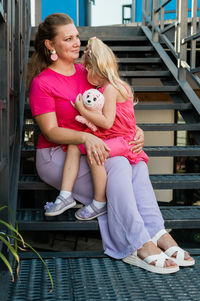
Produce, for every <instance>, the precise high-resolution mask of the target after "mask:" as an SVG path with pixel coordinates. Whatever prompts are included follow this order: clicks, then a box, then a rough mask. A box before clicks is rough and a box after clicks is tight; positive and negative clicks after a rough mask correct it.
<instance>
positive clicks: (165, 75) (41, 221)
mask: <svg viewBox="0 0 200 301" xmlns="http://www.w3.org/2000/svg"><path fill="white" fill-rule="evenodd" d="M34 31H35V29H33V32H32V40H31V47H30V52H31V51H32V50H33V36H34ZM79 31H80V36H81V40H82V48H81V49H82V51H83V49H84V45H85V44H86V42H87V40H88V38H89V37H91V36H98V37H100V38H102V39H103V40H104V41H105V42H106V43H108V45H109V46H111V47H112V48H113V50H114V51H115V53H116V55H117V57H118V58H119V65H120V74H121V76H123V77H124V78H125V79H126V80H127V81H128V82H129V83H130V85H131V86H132V87H133V89H134V90H135V93H136V95H137V96H138V97H139V98H140V102H139V103H138V104H137V105H136V106H135V109H136V115H137V112H139V111H141V110H142V112H145V111H147V112H149V115H150V114H151V113H152V112H153V111H156V112H158V114H160V112H166V110H174V122H173V123H167V124H166V123H164V124H163V123H159V124H157V123H150V124H148V123H146V124H139V126H141V127H142V128H143V129H144V131H149V132H152V131H154V132H155V131H156V132H157V135H158V139H159V135H162V132H163V131H164V132H166V131H170V132H172V133H175V134H174V137H175V139H174V145H168V146H156V145H151V146H146V147H145V151H146V152H147V153H148V155H149V156H150V157H158V158H159V157H173V158H174V160H176V157H186V158H193V157H194V158H197V159H198V158H199V156H200V139H199V134H200V127H199V125H200V116H199V113H198V104H197V103H195V100H196V98H195V95H194V93H193V92H192V89H191V88H190V87H189V85H188V84H187V82H184V83H183V82H180V81H179V80H178V78H177V76H176V67H175V65H174V64H173V62H172V61H171V60H170V59H169V57H168V56H167V55H166V54H165V53H164V52H163V50H162V46H161V45H160V44H159V43H156V44H155V43H154V42H152V39H151V36H150V32H149V30H148V28H146V27H142V28H140V27H99V28H79ZM149 78H153V80H154V81H155V82H154V81H152V84H151V85H149V83H148V80H149ZM158 79H159V81H160V82H161V83H162V85H159V86H158V85H157V82H158ZM136 81H137V82H139V83H140V81H141V83H142V85H141V86H139V85H136V84H135V82H136ZM142 94H143V96H144V95H145V97H144V99H145V100H143V99H142ZM152 95H153V97H155V99H152ZM189 95H190V96H191V95H193V96H194V97H193V98H192V97H191V98H190V97H189ZM165 97H167V99H165ZM149 98H151V101H148V99H149ZM194 104H195V106H194ZM177 112H179V113H180V114H181V116H182V117H183V118H184V121H181V123H180V122H179V120H178V118H177ZM152 122H153V120H152ZM182 130H184V131H187V132H188V133H190V135H192V136H193V141H195V143H193V145H185V146H179V145H177V143H176V142H177V139H176V134H177V133H178V132H179V131H182ZM38 133H39V129H38V127H37V125H36V124H35V123H34V121H33V120H32V117H31V112H30V109H29V106H28V104H26V105H25V109H24V129H23V136H24V140H23V143H22V151H21V171H20V179H19V194H18V210H17V220H18V222H19V230H20V231H23V232H25V231H26V232H28V233H29V232H30V231H34V232H36V233H37V234H38V236H39V235H40V234H39V233H41V232H43V233H45V235H46V236H47V233H48V232H52V231H73V232H74V233H78V234H79V235H84V234H85V233H86V232H87V231H98V229H99V228H98V223H97V221H96V220H93V221H88V222H86V221H85V222H81V221H78V220H76V219H75V218H74V211H75V210H76V209H70V210H68V211H67V212H66V213H64V214H62V215H60V216H58V217H54V218H47V217H45V216H44V214H43V209H42V207H43V205H44V204H45V202H46V201H54V199H55V196H56V195H57V191H56V190H54V189H53V188H52V187H50V186H49V185H47V184H45V183H43V182H42V181H41V180H40V179H39V178H38V176H37V174H36V170H35V151H36V143H37V137H38ZM151 180H152V183H153V186H154V189H161V190H162V189H173V190H174V191H175V192H177V191H179V192H181V191H184V192H185V191H189V192H190V196H191V198H193V194H194V191H198V190H199V189H200V170H196V171H195V173H191V172H190V173H178V172H177V171H176V168H175V164H174V170H173V172H172V174H152V175H151ZM185 189H186V190H185ZM183 194H184V193H183ZM175 200H178V198H177V193H174V199H173V201H172V202H170V203H169V206H163V204H160V205H161V207H160V208H161V211H162V213H163V216H164V219H165V225H166V228H171V229H185V230H186V229H190V231H192V230H193V229H199V228H200V206H178V204H175V205H176V206H174V203H175ZM161 203H162V202H161ZM177 203H178V202H177ZM172 204H173V206H172ZM189 251H190V253H191V254H192V255H193V256H194V255H199V249H189ZM40 254H41V256H42V257H43V258H44V260H45V262H46V263H47V264H48V267H49V269H50V272H51V274H52V277H53V280H54V285H55V290H54V292H52V293H50V292H49V288H50V283H49V281H48V275H47V273H46V271H45V270H44V267H43V266H42V264H41V262H40V261H39V260H38V259H36V257H35V256H34V255H33V254H32V253H30V252H27V253H22V254H21V259H22V260H21V269H20V275H19V276H20V280H21V281H20V282H19V281H18V282H15V283H14V284H11V285H10V289H9V292H8V301H14V300H24V301H25V300H80V301H83V300H84V301H85V300H88V301H93V300H95V301H96V300H118V301H121V300H147V299H148V300H178V299H180V300H183V299H184V300H199V281H198V278H199V259H200V258H199V256H195V259H196V265H195V266H194V267H192V268H186V269H181V270H180V271H179V272H178V273H176V274H175V275H173V276H172V275H158V274H151V273H149V272H146V271H144V270H141V269H140V268H137V267H133V266H130V265H127V264H124V263H123V262H122V261H120V260H114V259H111V258H107V257H106V256H104V255H103V254H102V252H100V253H99V252H90V253H89V252H74V251H73V252H53V253H52V252H40ZM191 279H192V281H191ZM183 283H184V284H183ZM169 287H170V289H169ZM163 298H164V299H163Z"/></svg>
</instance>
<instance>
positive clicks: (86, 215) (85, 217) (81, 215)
mask: <svg viewBox="0 0 200 301" xmlns="http://www.w3.org/2000/svg"><path fill="white" fill-rule="evenodd" d="M88 206H90V207H91V208H92V210H93V211H92V212H91V210H88ZM106 212H107V204H105V206H103V207H102V208H100V209H98V208H97V207H96V206H95V205H94V204H93V203H91V204H90V205H86V206H84V207H82V208H80V209H79V210H77V211H76V213H75V217H76V218H77V219H79V220H82V221H89V220H91V219H94V218H96V217H98V216H100V215H103V214H105V213H106Z"/></svg>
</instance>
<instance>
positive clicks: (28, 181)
mask: <svg viewBox="0 0 200 301" xmlns="http://www.w3.org/2000/svg"><path fill="white" fill-rule="evenodd" d="M150 179H151V182H152V184H153V187H154V189H199V188H200V174H199V173H190V174H155V175H150ZM18 187H19V190H52V189H54V188H53V187H51V186H50V185H48V184H46V183H44V182H42V181H41V180H40V179H39V178H38V177H37V176H34V175H30V176H21V177H20V180H19V185H18Z"/></svg>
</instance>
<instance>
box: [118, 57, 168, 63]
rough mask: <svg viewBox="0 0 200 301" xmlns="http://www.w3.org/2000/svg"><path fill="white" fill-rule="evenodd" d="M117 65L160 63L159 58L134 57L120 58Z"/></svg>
mask: <svg viewBox="0 0 200 301" xmlns="http://www.w3.org/2000/svg"><path fill="white" fill-rule="evenodd" d="M117 60H118V63H120V64H121V63H127V64H128V63H129V64H130V63H134V64H135V63H136V64H138V63H146V64H150V63H160V62H162V60H161V58H160V57H136V58H135V57H134V58H129V57H121V58H118V59H117Z"/></svg>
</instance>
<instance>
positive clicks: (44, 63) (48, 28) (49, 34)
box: [26, 13, 73, 91]
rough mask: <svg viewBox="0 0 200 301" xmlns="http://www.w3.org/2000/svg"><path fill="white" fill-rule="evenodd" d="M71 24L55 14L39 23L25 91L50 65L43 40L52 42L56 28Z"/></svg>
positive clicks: (62, 15) (48, 54) (47, 51)
mask: <svg viewBox="0 0 200 301" xmlns="http://www.w3.org/2000/svg"><path fill="white" fill-rule="evenodd" d="M67 24H73V20H72V19H71V18H70V17H69V16H68V15H66V14H63V13H56V14H52V15H49V16H47V17H46V18H45V20H44V22H42V23H40V24H39V26H38V30H37V33H36V36H35V42H34V46H35V51H34V53H33V55H32V57H31V59H30V61H29V64H28V68H27V82H26V87H27V91H28V90H29V86H30V84H31V82H32V80H33V78H34V77H35V76H37V75H38V74H39V73H40V72H41V71H42V70H44V69H46V68H47V67H48V66H50V65H51V64H52V61H51V59H50V52H49V50H48V49H47V48H46V46H45V40H50V41H53V40H54V39H55V37H56V35H57V28H58V26H62V25H67Z"/></svg>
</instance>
